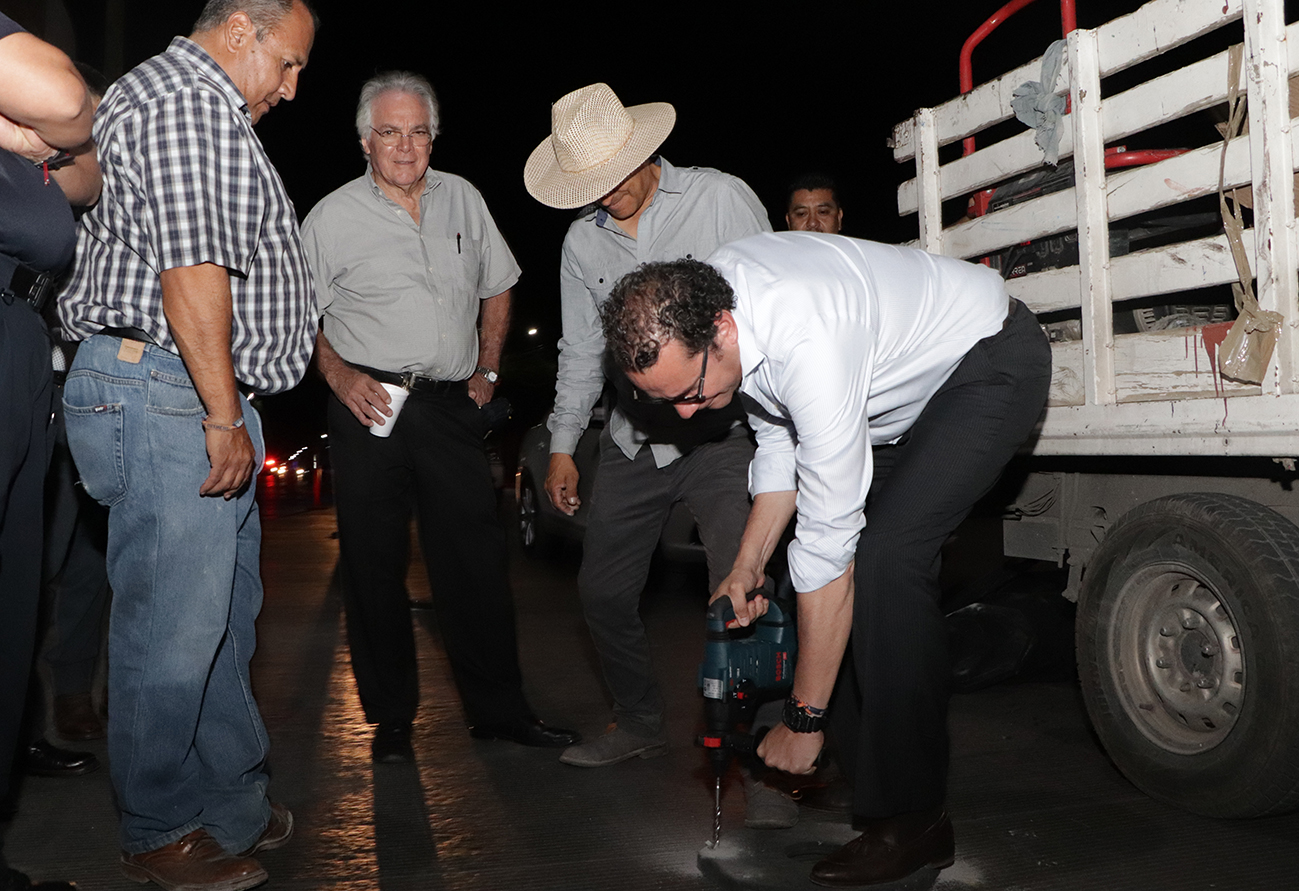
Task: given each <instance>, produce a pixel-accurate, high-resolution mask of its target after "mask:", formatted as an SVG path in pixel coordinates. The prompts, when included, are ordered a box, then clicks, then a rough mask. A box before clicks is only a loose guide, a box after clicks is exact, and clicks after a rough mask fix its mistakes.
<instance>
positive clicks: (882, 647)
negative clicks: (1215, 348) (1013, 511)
mask: <svg viewBox="0 0 1299 891" xmlns="http://www.w3.org/2000/svg"><path fill="white" fill-rule="evenodd" d="M603 324H604V333H605V338H606V341H607V343H608V345H609V350H610V353H611V355H612V358H613V361H614V362H615V363H616V364H617V365H618V366H619V367H620V368H622V369H624V370H625V371H626V372H627V375H628V377H629V378H630V380H631V382H632V383H633V384H634V385H635V386H636V387H637V388H638V389H639V390H640V391H641V393H642V394H644V395H645V396H647V397H649V398H653V399H659V400H663V401H666V402H669V403H672V404H674V405H675V406H676V409H677V412H678V413H679V414H680V415H681V416H682V417H685V418H689V417H691V416H692V415H693V414H694V413H695V412H696V411H698V410H699V409H701V408H717V407H720V406H723V405H726V404H728V403H730V402H731V401H732V400H733V399H735V398H736V397H737V396H738V397H740V398H741V399H742V400H743V403H744V405H745V407H746V409H747V410H748V412H749V417H750V420H751V422H752V424H753V427H754V431H755V433H756V435H757V440H758V448H757V452H756V454H755V455H754V458H753V463H752V465H751V466H750V470H749V481H750V490H751V492H752V494H753V496H754V501H753V509H752V511H751V513H750V514H749V519H748V523H747V525H746V527H745V532H744V538H743V541H742V542H741V545H740V551H739V555H738V556H737V558H736V561H735V564H734V568H733V569H732V571H731V574H730V575H729V576H728V577H727V579H726V580H725V581H724V582H723V583H722V585H721V586H720V587H719V588H718V590H717V592H716V594H715V595H714V599H715V598H716V597H720V596H723V595H727V596H730V597H731V600H732V602H733V604H734V607H735V613H736V616H737V619H736V621H737V622H738V623H739V624H741V625H744V624H748V623H749V622H752V621H753V620H754V619H756V618H757V617H758V616H759V615H761V614H762V613H763V612H765V610H766V606H767V604H766V601H765V599H764V598H762V597H758V598H757V599H755V600H754V601H752V602H746V600H745V594H746V593H747V592H749V591H753V590H755V589H756V588H758V587H759V585H760V584H761V582H762V580H763V574H764V569H765V567H766V564H767V561H768V559H769V558H770V556H771V553H772V550H773V548H774V547H775V544H776V542H777V539H778V538H779V536H780V533H781V531H782V530H783V529H784V528H785V525H786V523H787V522H788V521H789V519H790V518H791V517H792V516H794V514H795V513H796V512H797V526H796V530H797V534H796V538H795V540H794V542H793V543H792V544H791V545H790V546H789V552H788V560H789V569H790V574H791V576H792V578H793V581H794V587H795V589H796V590H797V591H798V621H799V630H798V635H799V653H800V656H799V664H798V666H797V669H796V671H795V675H794V688H793V693H792V694H791V695H790V697H789V699H788V701H787V702H786V705H785V711H784V721H783V724H782V725H781V726H777V727H775V728H774V729H773V730H772V731H771V732H770V733H769V734H768V735H767V737H766V739H765V740H764V741H763V743H762V745H761V746H760V748H759V750H758V754H759V755H760V756H761V757H762V758H763V760H764V761H765V762H766V763H767V764H768V765H769V766H771V767H775V768H779V769H782V770H786V771H789V772H791V773H797V774H807V773H811V772H812V770H813V762H814V760H815V759H816V756H817V754H818V753H819V752H820V750H821V747H822V744H823V742H824V736H823V732H824V727H825V726H826V722H827V718H829V717H830V716H831V714H832V715H833V718H832V723H833V729H834V732H835V737H836V741H837V742H838V744H839V754H840V759H841V761H842V762H843V765H844V769H845V771H846V772H847V774H848V776H849V777H850V778H851V780H852V781H853V812H854V815H855V817H856V818H857V819H858V821H860V823H859V825H862V826H863V827H864V829H865V832H863V834H862V835H861V836H860V837H858V838H856V839H854V840H853V841H851V842H849V843H848V844H847V845H845V846H844V847H843V848H841V849H840V850H838V851H836V852H835V853H833V854H831V855H830V856H829V857H827V858H825V859H824V860H822V861H820V862H819V863H817V864H816V866H815V867H814V868H813V870H812V880H813V881H814V882H816V883H818V884H822V885H829V886H854V885H870V884H880V883H885V882H893V881H897V880H899V879H902V878H904V877H906V876H908V875H910V874H912V873H914V872H916V871H917V870H919V869H923V868H925V867H931V868H943V867H945V866H948V865H950V864H951V863H952V862H953V858H954V856H955V841H954V837H953V832H952V825H951V822H950V820H949V819H948V815H947V812H946V809H945V805H944V798H945V795H946V786H947V764H948V741H947V728H946V721H947V695H948V679H949V674H950V668H949V665H948V659H947V652H946V633H947V632H946V628H945V626H944V623H943V616H942V612H941V610H940V608H939V603H938V596H939V592H938V568H939V549H940V548H941V546H942V544H943V542H944V540H945V539H946V538H947V537H948V535H949V534H950V533H951V532H952V531H953V530H954V529H955V528H956V526H957V525H958V524H959V523H960V522H961V520H962V519H964V517H965V516H966V515H967V514H968V513H969V511H970V509H971V508H972V507H973V505H974V504H975V502H976V501H978V499H979V498H980V497H981V496H982V495H983V494H984V493H986V492H987V491H988V490H989V489H990V488H991V487H992V485H993V483H994V482H995V481H996V479H997V477H998V475H999V474H1000V473H1001V470H1002V468H1003V467H1004V465H1005V464H1006V462H1007V461H1008V460H1009V459H1010V457H1011V456H1012V455H1013V454H1014V452H1015V451H1016V449H1017V448H1018V447H1019V445H1020V444H1021V443H1022V442H1023V441H1024V440H1025V438H1027V436H1028V435H1029V433H1030V432H1031V431H1032V429H1033V426H1034V425H1035V423H1036V422H1037V420H1038V417H1039V415H1040V414H1041V411H1042V408H1043V405H1044V404H1045V402H1046V396H1047V389H1048V386H1049V383H1050V376H1051V356H1050V348H1049V346H1048V344H1047V341H1046V338H1045V337H1044V336H1043V334H1042V332H1041V329H1040V328H1039V327H1038V325H1037V322H1036V320H1035V319H1034V317H1033V314H1032V313H1031V312H1029V310H1028V309H1027V308H1026V307H1025V306H1024V305H1023V304H1021V303H1019V302H1018V301H1016V300H1013V299H1009V298H1008V297H1007V294H1006V291H1005V287H1004V286H1003V284H1002V281H1001V279H1000V277H998V276H997V275H996V273H994V272H991V271H989V270H987V269H985V268H983V267H980V266H976V265H972V264H969V263H965V262H962V261H959V260H954V259H950V258H947V257H939V256H934V255H931V254H926V253H924V252H922V251H918V250H914V249H909V248H902V247H893V246H889V245H882V244H875V243H872V242H867V241H859V240H856V239H850V238H844V237H842V236H828V235H822V234H809V233H804V232H786V233H779V234H774V235H773V234H765V235H757V236H753V237H751V238H746V239H743V240H741V241H737V242H734V243H732V244H730V245H727V246H725V247H723V248H721V249H720V250H718V251H717V252H715V253H714V254H713V255H712V256H711V257H710V258H709V260H708V263H707V264H705V263H700V262H698V261H694V260H678V261H674V262H671V263H650V264H646V265H644V266H641V267H640V268H638V269H637V270H636V271H634V272H632V273H629V274H628V275H627V276H625V277H624V278H623V279H622V280H621V281H620V282H619V283H618V285H617V287H616V288H615V289H614V292H613V295H612V297H611V298H610V300H609V302H608V304H607V306H606V308H605V309H604V311H603ZM850 640H851V643H852V647H851V650H848V643H849V641H850ZM846 650H847V651H848V652H849V654H850V657H849V659H847V660H845V659H844V656H845V651H846ZM841 662H844V664H845V670H846V671H848V672H850V674H849V675H848V677H852V675H854V674H855V680H856V686H857V688H858V689H857V690H853V689H852V686H853V685H852V684H851V682H849V683H845V684H841V685H839V687H840V689H839V690H838V692H837V693H836V695H835V698H834V700H833V703H832V701H831V693H832V691H834V690H835V686H836V685H835V680H836V676H837V675H838V673H839V669H840V664H841Z"/></svg>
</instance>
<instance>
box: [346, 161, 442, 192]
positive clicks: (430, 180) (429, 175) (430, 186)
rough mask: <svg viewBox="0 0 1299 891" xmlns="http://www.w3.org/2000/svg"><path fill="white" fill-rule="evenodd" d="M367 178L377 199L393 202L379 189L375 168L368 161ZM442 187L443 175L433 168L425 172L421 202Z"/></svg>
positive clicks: (366, 167) (366, 166)
mask: <svg viewBox="0 0 1299 891" xmlns="http://www.w3.org/2000/svg"><path fill="white" fill-rule="evenodd" d="M365 178H366V180H367V181H368V182H369V183H370V191H371V192H372V193H373V194H374V195H375V196H376V197H379V198H382V199H383V200H385V201H392V199H391V198H389V197H388V196H387V195H386V194H384V191H383V189H381V188H379V183H378V182H377V181H376V180H375V178H374V168H373V167H372V166H371V165H370V162H369V161H366V163H365ZM440 185H442V174H441V173H440V172H438V171H436V170H434V169H433V168H432V167H429V168H427V169H426V170H425V171H424V191H422V192H420V200H421V201H423V200H424V199H425V198H427V197H428V196H429V193H430V192H432V191H433V190H434V189H436V188H437V187H438V186H440Z"/></svg>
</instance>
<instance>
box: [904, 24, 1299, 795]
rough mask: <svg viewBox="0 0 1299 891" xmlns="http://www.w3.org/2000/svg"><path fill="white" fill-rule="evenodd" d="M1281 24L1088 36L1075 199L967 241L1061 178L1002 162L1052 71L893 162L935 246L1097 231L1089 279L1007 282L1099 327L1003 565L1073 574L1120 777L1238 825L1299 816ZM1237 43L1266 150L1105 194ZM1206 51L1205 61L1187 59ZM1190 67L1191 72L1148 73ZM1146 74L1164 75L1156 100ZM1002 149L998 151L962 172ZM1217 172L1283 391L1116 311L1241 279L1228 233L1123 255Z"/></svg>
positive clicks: (1079, 343)
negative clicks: (1248, 197) (1245, 200)
mask: <svg viewBox="0 0 1299 891" xmlns="http://www.w3.org/2000/svg"><path fill="white" fill-rule="evenodd" d="M1080 2H1082V0H1080ZM1284 12H1285V10H1284V3H1283V0H1152V2H1148V3H1146V4H1145V5H1144V6H1141V7H1140V8H1139V9H1136V10H1135V11H1134V12H1132V13H1131V14H1129V15H1125V16H1122V17H1120V18H1116V19H1114V20H1113V21H1110V22H1108V23H1107V24H1105V25H1103V26H1101V27H1099V28H1096V29H1092V30H1073V31H1072V32H1071V33H1070V34H1069V35H1068V37H1067V41H1068V42H1067V56H1066V58H1067V63H1066V65H1065V66H1064V70H1062V72H1061V74H1060V76H1059V77H1058V78H1057V80H1056V82H1055V83H1054V84H1050V85H1046V86H1047V90H1046V91H1047V92H1048V93H1049V92H1052V91H1055V92H1060V93H1062V94H1064V95H1067V96H1068V97H1069V103H1070V107H1069V112H1068V113H1067V114H1066V115H1065V116H1064V117H1063V120H1062V123H1061V128H1060V158H1061V159H1062V160H1064V159H1072V163H1073V166H1074V181H1073V187H1072V188H1067V189H1064V190H1061V191H1056V192H1054V193H1051V194H1044V195H1041V196H1039V197H1036V198H1033V199H1032V200H1026V201H1022V202H1020V203H1016V204H1013V205H1011V206H1007V207H1004V208H1002V209H999V210H993V211H990V212H988V213H985V214H983V215H981V216H976V217H965V218H962V219H960V220H959V221H956V222H952V223H950V224H947V225H945V224H944V219H943V209H944V208H943V204H944V202H948V203H949V204H950V203H951V202H953V201H957V202H963V201H964V200H965V199H966V198H967V197H968V196H970V195H972V194H975V193H977V192H979V190H983V189H987V188H990V187H993V186H995V185H997V184H999V183H1004V182H1006V181H1007V180H1008V179H1011V178H1014V177H1016V176H1019V175H1022V174H1025V173H1027V172H1030V171H1034V170H1039V169H1041V168H1042V165H1043V153H1042V150H1041V149H1040V148H1039V147H1038V146H1037V144H1036V134H1035V133H1034V131H1031V130H1027V129H1025V130H1023V131H1022V132H1020V133H1018V134H1017V135H1011V136H1009V137H1008V138H1000V136H1001V135H1002V134H1004V133H1005V132H1006V130H1007V125H1006V124H1005V123H1004V122H1006V121H1008V120H1010V119H1011V118H1013V117H1014V113H1013V111H1012V109H1011V97H1012V93H1013V91H1014V90H1015V88H1017V87H1019V86H1020V85H1021V84H1024V83H1025V82H1028V81H1035V80H1039V77H1040V72H1041V68H1042V63H1041V59H1040V58H1039V59H1037V60H1034V61H1032V62H1030V63H1028V64H1027V65H1024V66H1021V67H1020V68H1017V69H1016V70H1014V71H1011V72H1009V73H1007V74H1005V75H1003V76H1001V77H998V78H997V79H996V80H993V81H990V82H987V83H984V84H982V85H980V86H978V87H974V88H973V89H971V90H970V91H969V92H967V93H965V94H963V95H961V96H959V97H958V98H955V99H953V100H951V101H949V102H946V103H944V104H942V105H939V106H937V107H934V108H926V109H921V110H920V111H918V112H916V114H915V115H914V116H913V117H912V118H910V119H909V120H906V121H904V122H902V123H901V124H898V125H897V126H896V128H895V129H894V133H893V139H892V147H893V150H894V155H895V158H896V160H898V161H899V162H906V163H914V165H915V176H914V178H913V179H910V180H908V181H907V182H905V183H904V184H903V185H902V186H901V187H900V188H899V190H898V206H899V211H900V213H902V214H904V215H906V214H911V213H915V214H917V216H918V221H919V238H918V239H917V241H916V242H915V243H916V244H917V245H918V246H919V247H921V248H923V249H925V250H928V251H932V252H935V253H941V254H947V255H951V256H957V257H962V258H969V259H979V258H983V257H987V256H990V255H996V254H997V253H998V252H999V251H1003V250H1005V249H1007V248H1009V247H1012V246H1015V245H1020V244H1024V243H1027V242H1033V241H1034V240H1040V239H1044V238H1049V237H1053V236H1058V235H1059V234H1061V233H1069V232H1075V231H1076V233H1077V245H1078V247H1077V254H1078V260H1077V262H1076V264H1075V265H1069V266H1064V267H1061V268H1051V269H1045V270H1041V271H1037V272H1034V273H1032V274H1029V275H1025V276H1023V277H1019V278H1014V279H1011V280H1008V281H1007V287H1008V289H1009V290H1010V292H1011V294H1012V295H1013V296H1015V297H1018V298H1019V299H1021V300H1023V301H1024V302H1025V303H1026V304H1028V306H1029V307H1031V308H1032V309H1033V310H1034V311H1035V312H1037V313H1039V315H1044V314H1045V315H1049V314H1062V313H1068V312H1069V311H1076V312H1075V318H1076V319H1077V322H1076V324H1077V326H1078V327H1079V328H1080V330H1081V339H1080V340H1074V341H1067V342H1059V343H1054V344H1053V359H1054V369H1053V377H1052V386H1051V395H1050V401H1049V405H1048V408H1047V410H1046V413H1045V415H1044V418H1043V420H1042V423H1041V425H1040V428H1039V430H1038V431H1037V434H1036V437H1035V438H1034V439H1033V440H1032V441H1031V442H1030V444H1029V447H1030V448H1031V451H1032V456H1033V457H1032V458H1031V459H1029V461H1028V463H1029V465H1030V467H1031V468H1032V472H1031V473H1029V474H1028V475H1027V478H1026V481H1025V483H1024V485H1023V488H1022V490H1021V491H1020V494H1019V496H1018V498H1017V500H1016V503H1015V506H1014V508H1013V510H1012V514H1011V515H1010V516H1009V517H1008V519H1007V520H1006V522H1005V524H1004V549H1005V553H1006V554H1007V555H1008V556H1013V557H1026V558H1033V559H1040V560H1052V561H1056V562H1057V563H1058V564H1059V565H1062V566H1064V565H1067V566H1068V567H1069V583H1068V589H1067V590H1066V592H1065V594H1066V596H1068V597H1070V598H1071V599H1076V600H1077V602H1078V613H1077V616H1078V618H1077V650H1078V662H1079V674H1080V680H1081V684H1082V690H1083V696H1084V700H1085V702H1086V707H1087V710H1088V714H1089V716H1090V718H1091V720H1092V723H1093V725H1094V727H1095V729H1096V732H1097V734H1098V736H1099V738H1100V740H1101V742H1102V744H1103V745H1104V747H1105V749H1106V751H1107V752H1108V754H1109V755H1110V757H1111V758H1112V759H1113V761H1114V762H1115V763H1116V765H1117V766H1118V767H1119V769H1120V770H1122V771H1123V773H1124V774H1125V775H1126V776H1127V777H1128V778H1129V779H1130V780H1131V781H1132V782H1133V783H1134V784H1135V785H1136V786H1138V787H1139V788H1140V789H1142V790H1144V791H1145V792H1146V793H1148V794H1150V795H1151V796H1153V797H1155V798H1157V799H1160V800H1163V801H1166V802H1169V803H1172V804H1175V805H1177V806H1180V807H1183V808H1186V809H1188V810H1191V811H1194V812H1196V813H1200V814H1204V815H1209V816H1217V817H1252V816H1262V815H1267V814H1278V813H1285V812H1288V811H1293V810H1295V809H1296V808H1299V491H1296V482H1297V481H1299V474H1296V473H1295V464H1294V459H1295V458H1296V457H1299V275H1297V273H1296V269H1297V265H1296V264H1297V259H1299V245H1297V243H1296V225H1295V206H1294V205H1295V196H1294V188H1293V185H1292V184H1293V183H1294V182H1295V180H1294V169H1295V155H1294V149H1293V146H1292V143H1293V141H1294V137H1293V134H1294V132H1295V128H1294V125H1295V124H1299V120H1296V121H1293V122H1292V121H1291V105H1290V99H1289V96H1290V89H1289V79H1290V75H1291V72H1294V71H1295V70H1296V68H1297V67H1299V24H1295V25H1288V26H1287V25H1286V23H1285V19H1284ZM1229 43H1237V44H1243V64H1241V65H1240V67H1239V75H1238V80H1237V83H1238V85H1239V88H1240V89H1241V90H1242V92H1244V93H1245V94H1246V95H1247V97H1248V100H1247V101H1248V132H1247V133H1246V134H1245V135H1240V136H1237V137H1235V138H1233V139H1231V140H1230V141H1229V143H1228V144H1227V145H1226V149H1225V156H1224V155H1223V151H1224V149H1223V142H1222V140H1221V139H1219V138H1217V136H1216V134H1215V135H1214V136H1212V137H1211V138H1209V139H1208V140H1206V144H1204V145H1201V146H1198V147H1194V148H1191V149H1190V150H1188V151H1186V152H1184V153H1182V154H1178V155H1177V156H1175V157H1170V158H1167V159H1166V160H1162V161H1158V162H1157V163H1152V164H1148V165H1146V166H1141V167H1135V168H1129V169H1123V170H1111V171H1107V170H1106V168H1105V162H1104V153H1105V148H1106V146H1107V145H1112V144H1115V143H1118V142H1121V141H1124V140H1139V139H1140V138H1141V136H1142V134H1148V133H1149V131H1151V130H1153V129H1154V128H1159V127H1166V125H1169V124H1170V123H1172V122H1175V121H1182V122H1183V123H1185V121H1186V119H1187V118H1188V116H1191V115H1196V114H1200V113H1203V112H1205V111H1206V110H1208V109H1211V108H1214V107H1219V108H1220V107H1221V106H1222V105H1223V104H1224V103H1225V102H1226V101H1227V99H1228V96H1229V78H1230V77H1231V76H1232V68H1231V65H1230V56H1231V54H1230V52H1229V51H1228V50H1227V49H1225V48H1223V47H1225V46H1227V44H1229ZM1196 47H1207V48H1206V49H1205V50H1204V52H1203V54H1202V55H1201V56H1197V57H1195V58H1194V59H1193V60H1190V61H1187V60H1186V56H1187V55H1188V54H1191V55H1194V53H1195V52H1196ZM1174 48H1180V49H1179V56H1178V57H1177V59H1178V61H1177V65H1176V67H1175V68H1171V69H1168V68H1164V69H1160V67H1159V66H1158V64H1157V63H1155V64H1146V63H1148V62H1151V60H1157V59H1158V58H1159V57H1161V56H1162V55H1163V54H1165V53H1167V52H1169V51H1170V50H1173V49H1174ZM1137 66H1142V67H1137ZM1148 68H1149V69H1152V70H1155V71H1156V72H1157V74H1156V75H1155V76H1152V77H1150V78H1149V79H1142V78H1141V76H1140V75H1141V72H1142V71H1143V70H1145V69H1148ZM1119 73H1123V75H1124V76H1123V77H1121V78H1118V79H1117V81H1115V82H1121V83H1122V84H1123V87H1122V89H1121V91H1117V90H1116V91H1115V92H1113V94H1111V93H1110V92H1108V91H1107V87H1106V83H1107V79H1109V78H1111V77H1113V76H1114V75H1116V74H1119ZM1134 80H1136V81H1138V82H1136V83H1135V85H1131V84H1132V82H1133V81H1134ZM1205 126H1206V128H1207V129H1208V130H1210V131H1212V125H1211V124H1206V125H1205ZM997 127H999V128H1000V129H998V130H994V131H993V137H994V138H997V139H998V141H995V142H993V141H988V137H987V136H986V135H985V137H984V138H983V141H984V144H983V145H981V147H979V148H978V149H977V150H974V151H972V153H970V154H967V155H963V156H961V157H956V158H951V157H949V155H951V154H952V153H953V149H954V148H955V144H956V143H958V142H961V141H962V140H965V139H966V138H969V137H978V134H980V133H981V132H983V131H985V130H988V129H989V128H997ZM945 147H947V148H945ZM1220 163H1221V165H1222V185H1223V186H1225V188H1226V189H1227V190H1228V191H1231V190H1241V189H1244V190H1252V225H1248V227H1247V228H1246V229H1245V231H1244V233H1243V239H1242V243H1243V245H1244V248H1245V252H1246V254H1247V256H1248V258H1249V263H1250V265H1251V267H1252V274H1253V278H1254V288H1255V292H1256V294H1257V297H1258V301H1259V304H1260V305H1261V306H1262V308H1263V309H1265V310H1272V311H1275V312H1278V313H1280V314H1281V315H1282V317H1283V323H1282V325H1281V326H1280V334H1279V341H1278V343H1277V345H1276V348H1275V350H1274V352H1273V354H1272V356H1271V359H1270V363H1269V365H1268V367H1267V371H1266V375H1265V376H1263V380H1262V382H1261V383H1247V382H1241V381H1237V380H1232V379H1229V378H1227V377H1224V376H1223V375H1222V374H1221V373H1220V372H1219V370H1218V366H1217V361H1216V355H1215V347H1216V345H1217V343H1218V342H1219V341H1220V338H1221V335H1222V333H1223V330H1225V328H1224V326H1217V327H1216V328H1215V327H1214V326H1209V327H1183V328H1174V329H1169V330H1157V331H1139V332H1138V333H1129V334H1116V333H1115V325H1114V320H1115V317H1116V313H1119V314H1122V313H1124V312H1125V311H1127V309H1128V308H1129V307H1131V306H1136V305H1142V302H1143V300H1144V303H1145V304H1149V299H1148V298H1150V297H1152V296H1155V295H1177V296H1176V297H1173V296H1169V297H1168V298H1167V299H1169V300H1170V302H1173V301H1175V302H1178V303H1187V302H1188V301H1189V302H1194V299H1195V298H1194V292H1196V291H1197V290H1199V289H1204V288H1209V287H1212V286H1218V287H1219V289H1220V290H1219V292H1218V293H1219V294H1220V293H1221V286H1223V285H1227V284H1229V283H1231V282H1234V281H1239V280H1240V276H1239V275H1238V271H1237V267H1236V265H1235V264H1234V262H1233V257H1232V252H1231V249H1230V246H1229V244H1228V240H1227V237H1226V236H1225V235H1224V234H1218V235H1210V236H1207V237H1198V238H1192V239H1190V240H1186V241H1173V242H1171V243H1165V244H1161V245H1160V246H1158V247H1154V248H1150V249H1147V250H1141V251H1137V252H1134V253H1127V254H1124V255H1121V256H1111V248H1110V244H1111V242H1110V234H1111V232H1110V230H1111V226H1112V224H1116V223H1120V224H1121V221H1123V220H1127V219H1130V218H1132V217H1134V216H1136V215H1139V214H1148V213H1149V212H1151V211H1156V210H1157V209H1160V208H1172V207H1173V206H1174V205H1181V204H1183V203H1185V202H1188V201H1191V200H1194V199H1197V198H1198V199H1204V200H1211V201H1212V202H1214V204H1213V206H1214V207H1215V208H1216V207H1217V204H1216V201H1217V195H1218V193H1219V189H1220V183H1219V171H1220ZM949 209H950V208H949ZM949 216H950V214H949ZM1188 293H1189V294H1190V296H1188ZM1229 299H1230V298H1229Z"/></svg>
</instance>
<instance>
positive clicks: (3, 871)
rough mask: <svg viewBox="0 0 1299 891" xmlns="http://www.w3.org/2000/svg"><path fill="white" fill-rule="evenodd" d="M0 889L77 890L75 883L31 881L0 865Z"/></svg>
mask: <svg viewBox="0 0 1299 891" xmlns="http://www.w3.org/2000/svg"><path fill="white" fill-rule="evenodd" d="M0 891H77V883H76V882H33V881H32V880H31V879H29V878H27V876H26V875H24V874H23V873H21V872H19V871H18V870H16V869H9V868H7V867H3V866H0Z"/></svg>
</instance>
